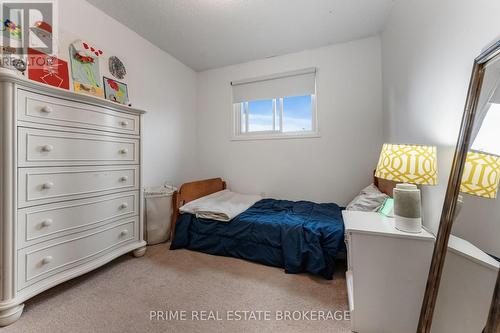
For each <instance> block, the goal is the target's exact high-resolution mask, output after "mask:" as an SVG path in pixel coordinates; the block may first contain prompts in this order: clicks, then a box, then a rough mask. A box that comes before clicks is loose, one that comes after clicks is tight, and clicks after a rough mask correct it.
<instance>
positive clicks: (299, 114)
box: [231, 69, 317, 139]
mask: <svg viewBox="0 0 500 333" xmlns="http://www.w3.org/2000/svg"><path fill="white" fill-rule="evenodd" d="M315 82H316V71H315V70H314V69H307V70H301V71H295V72H289V73H283V74H279V75H273V76H268V77H262V78H256V79H251V80H244V81H239V82H232V83H231V84H232V86H233V110H234V138H235V139H256V138H262V139H267V138H286V137H306V136H317V120H316V100H315V99H316V83H315Z"/></svg>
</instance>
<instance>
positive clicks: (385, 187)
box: [373, 175, 397, 198]
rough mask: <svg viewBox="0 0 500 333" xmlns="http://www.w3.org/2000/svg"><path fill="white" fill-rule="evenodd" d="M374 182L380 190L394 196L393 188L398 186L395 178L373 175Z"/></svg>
mask: <svg viewBox="0 0 500 333" xmlns="http://www.w3.org/2000/svg"><path fill="white" fill-rule="evenodd" d="M373 184H374V185H375V186H377V187H378V189H379V190H380V192H383V193H385V194H387V195H388V196H390V197H391V198H392V196H393V190H394V188H395V187H396V184H397V182H395V181H393V180H387V179H383V178H378V177H375V175H373Z"/></svg>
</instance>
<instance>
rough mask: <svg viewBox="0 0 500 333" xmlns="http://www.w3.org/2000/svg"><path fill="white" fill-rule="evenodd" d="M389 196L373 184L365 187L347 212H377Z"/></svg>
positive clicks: (350, 204)
mask: <svg viewBox="0 0 500 333" xmlns="http://www.w3.org/2000/svg"><path fill="white" fill-rule="evenodd" d="M387 198H389V196H388V195H387V194H385V193H382V192H380V190H379V189H378V188H377V187H376V186H375V185H373V184H371V185H369V186H367V187H365V188H364V189H363V190H361V192H360V193H359V194H358V195H357V196H356V197H355V198H354V199H353V200H352V201H351V202H350V203H349V204H348V205H347V207H346V209H347V210H359V211H363V212H376V211H378V210H379V209H380V207H382V205H383V204H384V201H385V199H387Z"/></svg>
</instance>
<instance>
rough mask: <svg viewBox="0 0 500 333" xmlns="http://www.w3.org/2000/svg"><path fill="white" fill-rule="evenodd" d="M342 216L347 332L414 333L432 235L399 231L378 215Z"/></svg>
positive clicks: (431, 247) (347, 213) (353, 213)
mask: <svg viewBox="0 0 500 333" xmlns="http://www.w3.org/2000/svg"><path fill="white" fill-rule="evenodd" d="M342 215H343V218H344V223H345V232H346V235H345V240H346V244H347V261H348V271H347V273H346V280H347V294H348V298H349V308H350V312H351V327H352V331H353V332H358V333H406V332H415V331H416V330H417V324H418V318H419V315H420V307H421V304H422V299H423V297H424V291H425V284H426V281H427V275H428V273H429V267H430V263H431V258H432V251H433V249H434V236H433V235H432V234H430V233H429V232H427V231H426V230H423V231H422V232H421V233H419V234H411V233H406V232H402V231H399V230H397V229H396V228H395V227H394V219H393V218H388V217H385V216H383V215H381V214H379V213H373V212H357V211H343V212H342Z"/></svg>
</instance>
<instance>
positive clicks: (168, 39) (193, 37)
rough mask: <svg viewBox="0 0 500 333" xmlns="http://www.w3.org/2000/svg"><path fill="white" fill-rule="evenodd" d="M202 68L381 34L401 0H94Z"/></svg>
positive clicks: (175, 53) (153, 40) (168, 50)
mask: <svg viewBox="0 0 500 333" xmlns="http://www.w3.org/2000/svg"><path fill="white" fill-rule="evenodd" d="M87 1H88V2H90V3H91V4H93V5H94V6H96V7H97V8H99V9H101V10H102V11H104V12H105V13H107V14H108V15H110V16H112V17H114V18H115V19H116V20H118V21H120V22H122V23H123V24H125V25H126V26H128V27H129V28H130V29H132V30H134V31H136V32H137V33H138V34H139V35H141V36H142V37H144V38H146V39H147V40H149V41H150V42H152V43H153V44H155V45H157V46H158V47H160V48H161V49H163V50H165V51H166V52H168V53H169V54H171V55H172V56H174V57H176V58H177V59H179V60H180V61H181V62H183V63H184V64H186V65H187V66H189V67H191V68H192V69H194V70H196V71H203V70H206V69H211V68H217V67H223V66H227V65H232V64H238V63H242V62H246V61H250V60H256V59H263V58H268V57H272V56H277V55H282V54H286V53H291V52H296V51H301V50H305V49H311V48H316V47H321V46H325V45H328V44H333V43H339V42H344V41H349V40H354V39H358V38H363V37H368V36H372V35H375V34H377V33H378V32H380V30H381V29H382V26H383V24H384V21H385V18H386V16H387V14H388V12H389V10H390V7H391V5H392V2H393V1H394V0H141V1H137V0H87Z"/></svg>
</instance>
